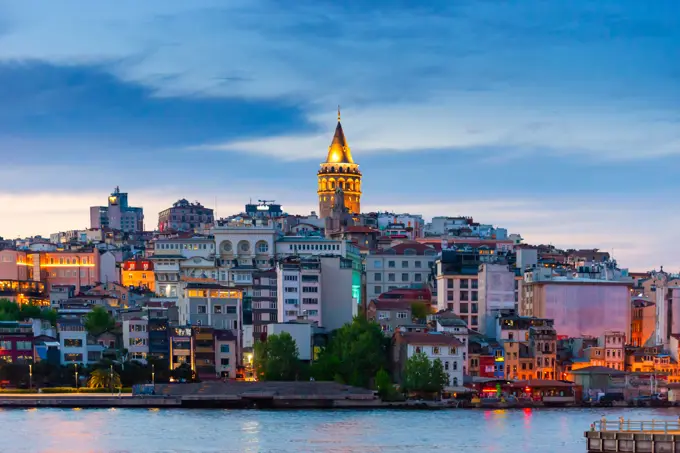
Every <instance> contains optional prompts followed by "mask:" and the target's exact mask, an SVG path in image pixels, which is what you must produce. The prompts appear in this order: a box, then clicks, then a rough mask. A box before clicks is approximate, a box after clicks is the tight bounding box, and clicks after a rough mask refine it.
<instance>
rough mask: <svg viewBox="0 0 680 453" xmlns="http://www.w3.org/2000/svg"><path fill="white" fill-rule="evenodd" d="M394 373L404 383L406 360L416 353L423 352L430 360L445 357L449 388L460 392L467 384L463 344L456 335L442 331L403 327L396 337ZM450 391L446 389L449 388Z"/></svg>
mask: <svg viewBox="0 0 680 453" xmlns="http://www.w3.org/2000/svg"><path fill="white" fill-rule="evenodd" d="M392 347H393V355H392V360H393V371H394V373H393V375H394V376H395V380H396V381H397V382H401V383H403V380H404V371H405V367H406V362H407V360H408V359H409V358H411V357H413V355H415V354H420V353H423V354H425V355H426V356H427V357H428V359H430V360H432V361H434V360H436V359H439V360H441V362H442V364H443V365H444V371H445V372H446V374H447V375H448V376H449V382H448V385H447V387H448V388H449V389H450V390H452V391H456V390H458V389H459V388H460V387H462V386H463V368H464V364H465V360H464V359H463V344H462V343H461V342H460V340H458V339H457V338H456V337H454V336H453V335H449V334H446V333H439V332H408V331H407V330H406V329H405V328H403V327H402V328H400V329H399V331H397V332H395V334H394V336H393V337H392ZM445 390H446V388H445Z"/></svg>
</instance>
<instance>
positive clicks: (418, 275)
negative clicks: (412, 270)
mask: <svg viewBox="0 0 680 453" xmlns="http://www.w3.org/2000/svg"><path fill="white" fill-rule="evenodd" d="M414 277H415V281H417V282H421V281H423V280H422V279H421V277H422V275H421V274H415V276H414Z"/></svg>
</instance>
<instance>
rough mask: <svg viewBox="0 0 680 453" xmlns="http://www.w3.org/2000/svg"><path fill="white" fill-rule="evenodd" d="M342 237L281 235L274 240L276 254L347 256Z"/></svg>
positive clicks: (345, 244)
mask: <svg viewBox="0 0 680 453" xmlns="http://www.w3.org/2000/svg"><path fill="white" fill-rule="evenodd" d="M348 242H349V241H345V240H342V239H326V238H325V237H323V236H318V235H307V236H283V237H280V238H279V239H278V240H277V241H276V256H277V258H284V257H286V256H296V255H297V256H319V255H339V256H343V257H346V256H347V243H348Z"/></svg>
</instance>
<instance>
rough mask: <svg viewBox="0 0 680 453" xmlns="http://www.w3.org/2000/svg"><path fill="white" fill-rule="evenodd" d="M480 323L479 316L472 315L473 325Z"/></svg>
mask: <svg viewBox="0 0 680 453" xmlns="http://www.w3.org/2000/svg"><path fill="white" fill-rule="evenodd" d="M478 324H479V318H478V317H477V316H473V317H472V325H473V326H476V325H478Z"/></svg>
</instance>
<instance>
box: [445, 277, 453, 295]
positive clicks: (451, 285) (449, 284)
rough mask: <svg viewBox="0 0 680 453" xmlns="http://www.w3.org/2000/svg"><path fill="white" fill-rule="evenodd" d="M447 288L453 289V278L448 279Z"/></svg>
mask: <svg viewBox="0 0 680 453" xmlns="http://www.w3.org/2000/svg"><path fill="white" fill-rule="evenodd" d="M446 287H447V288H448V289H453V279H452V278H448V279H446ZM451 300H453V299H451Z"/></svg>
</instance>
